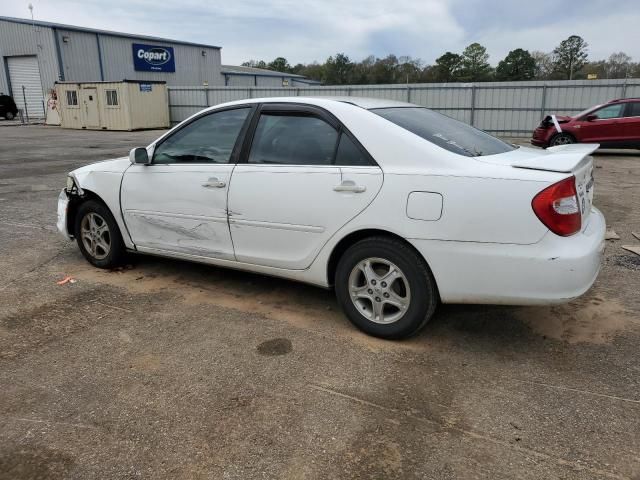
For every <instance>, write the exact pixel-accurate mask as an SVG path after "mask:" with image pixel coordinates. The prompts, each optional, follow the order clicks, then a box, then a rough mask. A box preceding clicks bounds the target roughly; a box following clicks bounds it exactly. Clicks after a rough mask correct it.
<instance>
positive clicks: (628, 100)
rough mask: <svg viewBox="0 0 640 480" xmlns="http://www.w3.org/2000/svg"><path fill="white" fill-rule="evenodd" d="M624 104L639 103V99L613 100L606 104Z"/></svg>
mask: <svg viewBox="0 0 640 480" xmlns="http://www.w3.org/2000/svg"><path fill="white" fill-rule="evenodd" d="M626 102H640V98H637V97H636V98H616V99H615V100H610V101H609V102H607V103H626Z"/></svg>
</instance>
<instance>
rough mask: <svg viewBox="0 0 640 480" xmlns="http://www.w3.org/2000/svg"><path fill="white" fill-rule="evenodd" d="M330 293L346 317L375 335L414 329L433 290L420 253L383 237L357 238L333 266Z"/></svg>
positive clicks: (430, 305) (432, 301)
mask: <svg viewBox="0 0 640 480" xmlns="http://www.w3.org/2000/svg"><path fill="white" fill-rule="evenodd" d="M335 288H336V296H337V298H338V301H339V302H340V305H341V307H342V309H343V311H344V312H345V314H346V315H347V317H348V318H349V320H351V322H352V323H353V324H354V325H355V326H356V327H358V328H359V329H361V330H363V331H364V332H366V333H368V334H370V335H374V336H376V337H381V338H388V339H398V338H405V337H409V336H411V335H414V334H416V333H417V332H418V331H420V329H421V328H422V327H423V326H424V325H425V324H426V323H427V322H428V321H429V319H430V318H431V317H432V316H433V313H434V311H435V309H436V305H437V304H438V291H437V287H436V283H435V280H434V279H433V275H432V274H431V271H430V270H429V267H428V266H427V264H426V263H425V261H424V259H422V257H420V255H419V254H418V253H417V252H416V251H415V250H413V249H412V248H411V247H410V246H409V245H407V244H405V243H404V242H402V241H399V240H395V239H392V238H388V237H371V238H367V239H364V240H361V241H359V242H357V243H356V244H354V245H352V246H351V247H349V249H347V251H346V252H345V253H344V254H343V255H342V258H340V261H339V262H338V266H337V269H336V277H335Z"/></svg>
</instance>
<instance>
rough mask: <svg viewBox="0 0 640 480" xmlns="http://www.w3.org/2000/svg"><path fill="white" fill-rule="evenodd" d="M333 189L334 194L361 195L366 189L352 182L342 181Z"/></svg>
mask: <svg viewBox="0 0 640 480" xmlns="http://www.w3.org/2000/svg"><path fill="white" fill-rule="evenodd" d="M333 189H334V190H335V191H336V192H352V193H362V192H364V191H365V190H366V189H367V187H365V186H364V185H356V182H354V181H353V180H343V182H342V183H341V184H340V185H336V186H335V187H333Z"/></svg>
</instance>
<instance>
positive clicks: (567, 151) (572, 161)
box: [511, 143, 600, 173]
mask: <svg viewBox="0 0 640 480" xmlns="http://www.w3.org/2000/svg"><path fill="white" fill-rule="evenodd" d="M599 147H600V145H599V144H597V143H571V144H568V145H558V146H556V147H549V148H547V149H546V151H545V153H543V154H542V155H540V156H539V157H533V158H528V159H525V160H519V161H517V162H514V163H512V164H511V166H512V167H515V168H527V169H529V170H545V171H548V172H561V173H571V172H572V171H574V170H576V169H577V168H578V167H579V166H580V165H581V164H582V163H585V162H589V161H591V159H590V158H589V157H588V156H589V155H590V154H592V153H593V152H595V151H596V150H597V149H598V148H599ZM547 152H548V153H547ZM549 154H551V155H549Z"/></svg>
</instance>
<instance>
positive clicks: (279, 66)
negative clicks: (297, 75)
mask: <svg viewBox="0 0 640 480" xmlns="http://www.w3.org/2000/svg"><path fill="white" fill-rule="evenodd" d="M267 68H268V69H269V70H275V71H276V72H283V73H291V70H292V69H291V65H289V62H287V59H286V58H284V57H278V58H276V59H274V60H273V62H269V64H268V65H267Z"/></svg>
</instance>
